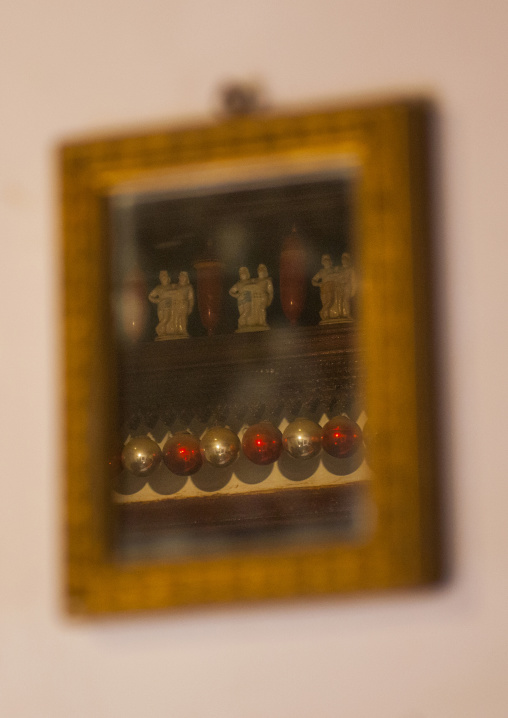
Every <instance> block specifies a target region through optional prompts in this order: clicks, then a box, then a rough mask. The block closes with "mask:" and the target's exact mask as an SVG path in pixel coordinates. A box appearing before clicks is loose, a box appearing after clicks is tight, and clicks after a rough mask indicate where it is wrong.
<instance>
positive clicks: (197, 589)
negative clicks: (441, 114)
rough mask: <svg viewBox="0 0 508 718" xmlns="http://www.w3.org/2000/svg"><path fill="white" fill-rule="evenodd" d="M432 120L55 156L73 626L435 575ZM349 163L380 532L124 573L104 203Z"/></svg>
mask: <svg viewBox="0 0 508 718" xmlns="http://www.w3.org/2000/svg"><path fill="white" fill-rule="evenodd" d="M428 116H429V111H428V107H427V106H426V105H425V104H424V103H419V102H400V103H391V104H388V105H375V106H368V107H363V108H353V109H344V110H336V109H334V110H331V111H330V110H323V111H315V112H311V113H309V112H306V113H303V114H301V113H300V114H299V113H294V114H287V115H270V114H261V115H253V116H247V117H240V118H234V119H227V120H223V121H220V122H217V123H210V124H203V125H196V126H193V127H188V126H187V127H184V128H181V129H175V128H172V129H161V130H158V131H152V132H148V133H147V134H132V135H124V136H118V137H113V138H106V139H94V140H89V141H78V142H72V143H69V144H66V145H65V146H64V147H63V148H62V150H61V155H60V162H61V178H62V227H63V250H64V258H65V262H64V294H65V297H64V307H65V326H64V330H65V331H64V334H65V339H64V342H65V356H66V362H65V387H66V393H65V434H66V439H65V440H66V469H65V472H66V483H65V486H66V502H65V528H66V538H67V554H66V597H67V606H68V609H69V611H70V612H72V613H75V614H99V613H104V612H113V611H129V610H140V609H161V608H165V607H171V606H179V605H191V604H200V603H216V602H225V601H237V600H257V599H266V598H276V597H289V596H297V595H317V594H328V593H337V592H339V593H341V592H351V591H359V590H364V589H385V588H394V587H409V586H416V585H418V584H423V583H429V582H433V581H436V580H437V579H438V578H439V577H440V575H441V572H442V564H441V560H440V551H439V543H440V541H439V530H438V529H439V522H438V520H437V516H438V512H437V508H438V507H437V500H436V496H437V492H436V466H435V464H436V462H435V454H436V452H435V433H436V432H435V430H434V427H435V416H434V413H433V395H434V392H433V387H432V344H431V342H430V333H429V323H430V322H429V319H430V309H429V300H430V289H429V273H428V268H429V263H430V262H429V254H430V249H429V207H428V191H427V190H428V187H427V184H428V167H427V164H428V163H427V158H428V141H427V138H428V126H429V123H428ZM329 155H334V156H344V157H354V158H355V161H356V162H357V163H358V165H359V167H360V171H361V181H360V202H359V211H358V218H357V232H358V234H359V235H360V236H361V261H362V271H363V277H364V286H365V297H364V311H363V319H362V332H361V336H362V342H363V345H362V350H363V354H364V356H365V366H366V376H367V380H366V401H367V406H368V414H369V422H372V424H373V425H374V426H376V427H378V430H379V441H378V443H377V448H376V454H375V467H374V469H375V478H374V480H373V482H372V490H373V495H374V499H375V504H376V511H377V522H376V530H375V532H374V535H373V536H372V538H371V539H370V540H369V541H368V542H366V543H361V544H340V543H337V544H336V545H330V544H327V545H317V546H315V547H309V546H305V547H301V548H293V549H291V550H289V549H288V550H286V551H283V552H279V553H277V554H272V555H269V554H267V553H263V552H257V553H254V554H253V553H248V554H245V555H237V554H235V555H234V556H233V555H232V556H229V555H223V556H221V557H219V558H213V559H210V558H208V559H206V560H191V561H187V562H173V563H152V564H143V563H137V564H128V565H124V564H119V563H115V562H114V561H113V560H112V559H111V556H110V552H109V550H108V547H109V535H110V531H111V520H110V519H111V516H110V503H111V502H110V500H109V493H110V487H109V483H108V477H107V472H106V470H105V467H106V465H107V461H108V446H109V441H110V437H111V427H112V423H113V417H114V412H115V391H114V384H113V385H112V384H111V377H112V374H111V365H112V348H111V342H110V336H109V324H108V321H109V318H108V316H107V312H106V311H105V307H106V306H107V304H108V282H109V275H108V262H109V254H108V253H109V249H108V242H107V241H106V237H105V230H104V221H103V219H104V217H103V213H104V204H105V202H104V200H105V198H107V197H108V196H109V195H110V193H111V192H114V191H115V190H116V189H117V188H118V186H120V185H121V184H122V183H128V182H139V181H144V180H145V179H146V180H150V178H152V177H155V176H157V175H158V174H159V173H161V172H164V171H168V170H175V169H179V168H181V169H183V170H184V169H186V168H189V167H192V166H193V165H195V164H196V163H200V164H202V165H207V166H210V167H211V166H213V165H214V164H220V163H222V164H224V163H227V162H231V161H238V160H241V159H245V160H247V159H249V160H251V159H255V158H278V157H279V158H284V157H290V156H291V157H299V156H306V157H312V156H315V157H316V156H317V157H326V156H329Z"/></svg>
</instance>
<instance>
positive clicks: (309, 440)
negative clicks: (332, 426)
mask: <svg viewBox="0 0 508 718" xmlns="http://www.w3.org/2000/svg"><path fill="white" fill-rule="evenodd" d="M322 435H323V430H322V428H321V427H320V426H319V424H316V422H314V421H311V420H310V419H305V418H304V417H298V418H297V419H295V420H294V421H292V422H291V423H290V424H288V425H287V426H286V429H285V431H284V433H283V435H282V445H283V447H284V449H285V450H286V451H287V452H288V454H289V455H290V456H292V457H293V458H294V459H312V458H313V457H314V456H317V455H318V454H319V452H320V451H321V438H322Z"/></svg>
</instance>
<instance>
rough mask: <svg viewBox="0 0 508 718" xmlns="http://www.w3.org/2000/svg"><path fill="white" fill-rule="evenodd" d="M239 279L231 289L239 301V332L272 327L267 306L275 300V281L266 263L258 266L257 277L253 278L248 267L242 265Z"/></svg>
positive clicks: (232, 294)
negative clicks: (270, 275) (267, 313)
mask: <svg viewBox="0 0 508 718" xmlns="http://www.w3.org/2000/svg"><path fill="white" fill-rule="evenodd" d="M238 274H239V277H240V279H239V281H238V282H236V284H234V285H233V286H232V287H231V289H230V290H229V294H230V295H231V296H232V297H234V298H235V299H236V300H237V302H238V313H239V317H238V329H237V331H238V332H260V331H266V330H267V329H269V328H270V327H269V326H268V324H267V322H266V308H267V307H269V306H270V304H271V303H272V301H273V282H272V280H271V277H269V276H268V270H267V268H266V266H265V265H264V264H260V265H259V267H258V276H257V278H254V277H253V278H251V276H250V272H249V270H248V269H247V267H240V269H239V272H238Z"/></svg>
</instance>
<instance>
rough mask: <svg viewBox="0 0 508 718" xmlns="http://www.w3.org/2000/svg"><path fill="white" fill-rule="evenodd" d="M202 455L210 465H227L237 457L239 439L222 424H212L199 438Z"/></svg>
mask: <svg viewBox="0 0 508 718" xmlns="http://www.w3.org/2000/svg"><path fill="white" fill-rule="evenodd" d="M201 451H202V453H203V456H204V457H205V459H206V460H207V461H208V463H209V464H212V466H219V467H221V468H223V467H225V466H229V465H230V464H232V463H233V461H235V460H236V459H237V458H238V454H239V453H240V439H239V438H238V436H237V435H236V434H235V433H234V432H233V431H231V429H226V427H223V426H212V428H211V429H208V430H207V431H206V433H205V434H204V436H203V437H202V439H201Z"/></svg>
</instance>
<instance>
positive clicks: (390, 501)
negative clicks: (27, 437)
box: [60, 102, 441, 614]
mask: <svg viewBox="0 0 508 718" xmlns="http://www.w3.org/2000/svg"><path fill="white" fill-rule="evenodd" d="M429 114H430V113H429V108H428V106H427V105H426V104H425V103H421V102H397V103H389V104H386V105H383V104H377V105H372V106H365V107H361V108H358V107H355V108H346V109H324V110H316V111H313V112H309V111H307V112H292V113H290V112H288V113H286V114H281V113H278V114H270V113H266V112H265V113H258V114H251V115H248V116H243V117H234V118H226V119H222V120H220V121H216V122H209V123H203V124H195V125H186V126H184V127H181V128H178V127H173V128H169V129H167V128H164V129H158V130H155V129H154V130H152V131H148V132H147V133H146V134H141V133H137V134H136V133H133V134H130V135H129V134H126V135H124V136H117V137H114V136H113V137H108V138H98V139H89V140H84V141H76V142H70V143H68V144H66V145H65V146H63V148H62V150H61V155H60V159H61V177H62V210H63V214H62V216H63V225H62V226H63V245H64V257H65V262H64V273H65V276H64V288H65V299H64V304H65V351H66V365H65V366H66V400H65V401H66V404H65V408H66V447H67V450H66V504H65V524H66V536H67V557H66V576H67V583H66V596H67V606H68V609H69V610H70V611H71V612H72V613H78V614H96V613H104V612H112V611H129V610H142V609H160V608H166V607H172V606H182V605H192V604H198V603H214V602H224V601H239V600H254V599H260V598H277V597H289V596H302V595H315V594H325V593H340V592H350V591H358V590H363V589H382V588H392V587H393V588H394V587H409V586H415V585H418V584H423V583H429V582H432V581H436V580H437V579H438V578H439V577H440V574H441V561H440V550H439V548H440V546H439V543H440V542H439V530H438V529H439V522H438V510H437V509H438V506H437V491H436V488H437V481H436V466H435V463H436V462H435V453H436V452H435V434H436V431H435V426H436V419H435V414H434V411H433V393H434V392H433V383H432V382H433V372H432V343H431V333H430V330H431V309H430V298H431V295H432V292H431V289H430V285H429V277H430V275H429V268H430V264H431V262H430V241H429V207H428V205H429V201H428V175H429V172H428V136H429Z"/></svg>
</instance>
